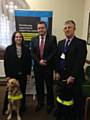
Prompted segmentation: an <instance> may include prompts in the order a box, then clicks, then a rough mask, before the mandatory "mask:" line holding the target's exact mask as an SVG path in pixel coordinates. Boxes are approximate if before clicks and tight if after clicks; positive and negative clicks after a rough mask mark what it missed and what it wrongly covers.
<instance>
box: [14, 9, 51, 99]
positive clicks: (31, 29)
mask: <svg viewBox="0 0 90 120" xmlns="http://www.w3.org/2000/svg"><path fill="white" fill-rule="evenodd" d="M52 16H53V12H52V11H31V10H15V24H16V30H17V31H20V32H21V33H22V34H23V37H24V40H25V44H26V45H27V46H28V47H29V48H30V46H31V44H30V43H31V42H30V41H31V38H32V37H33V36H35V35H37V34H38V32H37V24H38V23H39V22H40V21H44V22H46V24H47V32H48V34H52ZM32 63H33V61H32ZM32 73H33V71H32ZM31 77H32V76H31ZM31 79H32V78H31ZM30 82H31V83H30ZM26 94H33V99H34V98H35V94H36V91H35V81H34V77H33V79H32V80H28V81H27V89H26Z"/></svg>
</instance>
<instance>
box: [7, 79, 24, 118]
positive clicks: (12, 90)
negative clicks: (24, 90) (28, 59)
mask: <svg viewBox="0 0 90 120" xmlns="http://www.w3.org/2000/svg"><path fill="white" fill-rule="evenodd" d="M7 89H8V101H9V102H8V113H9V115H8V117H7V120H11V119H12V113H13V110H15V111H16V114H17V120H21V116H20V113H19V110H20V103H21V99H22V98H23V96H22V94H21V91H20V84H19V81H18V80H16V79H15V78H11V79H9V80H8V83H7Z"/></svg>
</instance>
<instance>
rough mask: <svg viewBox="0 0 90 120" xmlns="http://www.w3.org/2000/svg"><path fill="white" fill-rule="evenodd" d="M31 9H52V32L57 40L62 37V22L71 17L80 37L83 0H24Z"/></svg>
mask: <svg viewBox="0 0 90 120" xmlns="http://www.w3.org/2000/svg"><path fill="white" fill-rule="evenodd" d="M26 1H27V3H28V4H29V5H30V8H31V10H43V11H44V10H46V11H48V10H52V11H53V14H54V15H53V34H55V35H56V36H57V38H58V40H60V39H62V38H63V37H64V34H63V24H64V22H65V21H66V20H67V19H73V20H75V21H76V24H77V31H76V33H77V35H78V36H79V37H82V30H83V17H84V0H26Z"/></svg>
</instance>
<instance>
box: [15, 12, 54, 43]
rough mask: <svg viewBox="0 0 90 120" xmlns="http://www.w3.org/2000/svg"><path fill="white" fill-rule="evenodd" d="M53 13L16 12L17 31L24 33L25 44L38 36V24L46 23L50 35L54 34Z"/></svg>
mask: <svg viewBox="0 0 90 120" xmlns="http://www.w3.org/2000/svg"><path fill="white" fill-rule="evenodd" d="M52 15H53V12H52V11H30V10H15V23H16V30H17V31H20V32H22V34H23V36H24V40H25V42H30V40H31V38H32V37H33V36H35V35H37V34H38V33H37V24H38V23H39V21H45V22H46V24H47V29H48V34H51V32H52Z"/></svg>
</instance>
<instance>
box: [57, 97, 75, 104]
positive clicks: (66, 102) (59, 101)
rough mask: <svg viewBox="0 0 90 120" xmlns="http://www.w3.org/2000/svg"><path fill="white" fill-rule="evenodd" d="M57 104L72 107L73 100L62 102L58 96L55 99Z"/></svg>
mask: <svg viewBox="0 0 90 120" xmlns="http://www.w3.org/2000/svg"><path fill="white" fill-rule="evenodd" d="M56 100H57V102H58V103H60V104H63V105H65V106H72V105H73V104H74V100H73V99H71V100H68V101H67V100H62V99H61V98H60V97H59V96H57V97H56Z"/></svg>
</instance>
